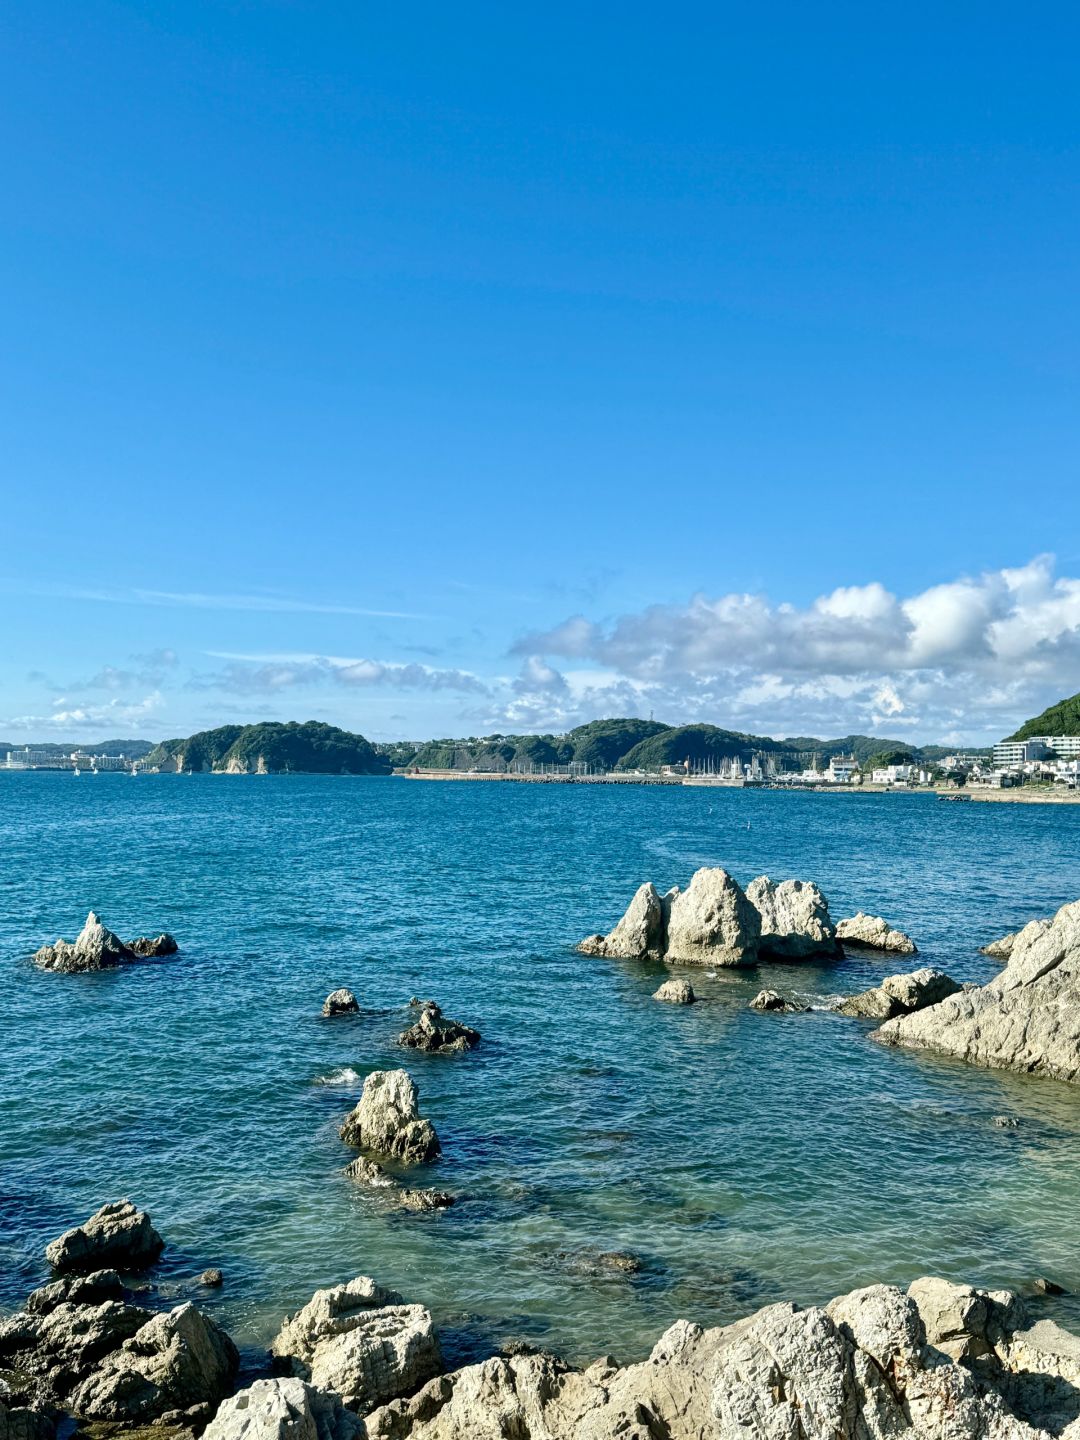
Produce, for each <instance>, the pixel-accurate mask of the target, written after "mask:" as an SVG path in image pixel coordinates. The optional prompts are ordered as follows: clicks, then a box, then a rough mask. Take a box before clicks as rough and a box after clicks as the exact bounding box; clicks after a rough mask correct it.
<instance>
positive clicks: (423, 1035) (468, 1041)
mask: <svg viewBox="0 0 1080 1440" xmlns="http://www.w3.org/2000/svg"><path fill="white" fill-rule="evenodd" d="M419 1009H420V1015H419V1018H418V1019H417V1021H416V1023H415V1024H413V1025H410V1026H409V1028H408V1029H407V1030H403V1031H402V1032H401V1034H400V1035H399V1036H398V1044H399V1045H404V1046H405V1047H406V1048H407V1049H410V1050H427V1051H429V1052H432V1053H443V1054H449V1053H452V1052H455V1051H461V1050H471V1049H473V1047H474V1046H476V1045H479V1043H480V1032H479V1030H473V1029H471V1028H470V1027H469V1026H468V1025H461V1024H459V1023H458V1021H456V1020H450V1019H448V1018H447V1017H446V1016H445V1015H444V1014H443V1013H442V1010H441V1009H440V1007H439V1006H438V1005H436V1003H435V1001H434V1000H425V1001H422V1002H421V1004H420V1006H419Z"/></svg>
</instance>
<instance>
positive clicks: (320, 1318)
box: [270, 1275, 442, 1410]
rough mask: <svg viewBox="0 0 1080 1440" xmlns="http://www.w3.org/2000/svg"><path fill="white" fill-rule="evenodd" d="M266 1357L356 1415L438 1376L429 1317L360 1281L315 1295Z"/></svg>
mask: <svg viewBox="0 0 1080 1440" xmlns="http://www.w3.org/2000/svg"><path fill="white" fill-rule="evenodd" d="M270 1350H271V1353H272V1354H273V1355H274V1356H275V1357H276V1359H277V1360H278V1361H279V1362H282V1363H283V1364H285V1365H286V1366H287V1367H288V1368H289V1369H290V1370H291V1371H292V1373H293V1374H294V1375H296V1376H298V1377H299V1378H300V1379H302V1380H307V1381H309V1382H310V1383H311V1384H312V1385H314V1386H316V1387H317V1388H318V1389H320V1390H332V1391H334V1392H335V1393H336V1394H338V1395H340V1396H341V1398H342V1399H343V1400H344V1402H345V1404H346V1405H348V1406H350V1407H351V1408H353V1409H357V1410H367V1409H370V1408H371V1407H372V1406H375V1405H380V1404H382V1403H384V1402H385V1401H387V1400H390V1399H393V1398H394V1397H396V1396H399V1395H408V1394H411V1393H412V1392H413V1391H414V1390H416V1389H418V1388H419V1386H421V1385H422V1384H424V1382H425V1381H427V1380H429V1379H430V1378H431V1377H432V1376H433V1375H437V1374H438V1373H439V1371H440V1370H441V1369H442V1356H441V1354H440V1351H439V1340H438V1336H437V1334H436V1332H435V1326H434V1324H433V1323H432V1319H431V1315H430V1314H429V1313H428V1311H427V1310H425V1309H424V1307H423V1306H422V1305H405V1304H402V1301H401V1296H400V1295H398V1294H396V1293H395V1292H394V1291H392V1290H386V1289H384V1288H383V1287H382V1286H381V1285H377V1284H376V1283H375V1281H374V1280H371V1279H369V1278H368V1277H367V1276H366V1275H361V1276H358V1277H357V1278H356V1279H355V1280H350V1281H349V1283H348V1284H347V1285H337V1286H335V1287H334V1288H333V1289H330V1290H317V1291H316V1292H315V1294H314V1295H313V1296H312V1298H311V1299H310V1300H309V1301H308V1303H307V1304H306V1305H305V1306H304V1308H303V1309H302V1310H299V1311H298V1312H297V1313H296V1314H295V1315H294V1316H292V1317H290V1318H286V1320H285V1323H284V1324H283V1325H282V1327H281V1330H280V1331H279V1333H278V1335H277V1337H276V1339H275V1340H274V1342H273V1344H272V1345H271V1346H270Z"/></svg>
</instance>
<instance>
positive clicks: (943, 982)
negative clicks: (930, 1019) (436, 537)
mask: <svg viewBox="0 0 1080 1440" xmlns="http://www.w3.org/2000/svg"><path fill="white" fill-rule="evenodd" d="M960 988H961V987H960V986H959V985H958V984H957V983H956V981H955V980H953V979H952V978H951V976H949V975H946V974H945V973H944V971H942V970H930V969H925V970H913V971H912V972H911V974H910V975H888V976H886V978H885V979H884V980H883V981H882V982H881V984H880V985H875V986H874V988H873V989H872V990H864V991H863V993H862V994H861V995H852V996H851V997H850V998H849V999H847V1000H845V1001H843V1003H842V1004H840V1005H838V1006H837V1009H838V1010H839V1012H840V1014H841V1015H855V1016H858V1017H861V1018H863V1019H867V1020H891V1019H892V1018H893V1016H894V1015H911V1014H913V1013H914V1012H915V1011H916V1010H925V1009H926V1007H927V1006H928V1005H937V1004H939V1003H940V1002H941V1001H942V1000H946V999H947V998H948V997H949V996H950V995H955V994H956V993H957V991H959V990H960Z"/></svg>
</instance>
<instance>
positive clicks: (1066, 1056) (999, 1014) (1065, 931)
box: [875, 901, 1080, 1080]
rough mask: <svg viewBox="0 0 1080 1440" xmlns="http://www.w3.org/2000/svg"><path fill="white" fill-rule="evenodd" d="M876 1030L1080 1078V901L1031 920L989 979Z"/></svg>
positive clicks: (889, 1039) (1004, 1065) (903, 1041)
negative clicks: (1045, 919) (1042, 923)
mask: <svg viewBox="0 0 1080 1440" xmlns="http://www.w3.org/2000/svg"><path fill="white" fill-rule="evenodd" d="M875 1035H876V1037H877V1038H878V1039H880V1040H882V1041H883V1042H885V1043H886V1044H889V1045H906V1046H911V1047H912V1048H915V1049H925V1050H936V1051H940V1052H941V1053H943V1054H948V1055H957V1056H959V1057H960V1058H961V1059H964V1060H969V1061H971V1062H972V1063H974V1064H978V1065H989V1066H993V1067H996V1068H1001V1069H1010V1070H1020V1071H1024V1072H1026V1073H1030V1074H1036V1075H1049V1076H1054V1077H1056V1078H1057V1079H1059V1080H1078V1079H1080V901H1074V902H1073V903H1072V904H1070V905H1063V906H1062V908H1061V909H1060V910H1059V911H1058V912H1057V914H1056V915H1055V917H1054V919H1053V921H1052V922H1051V923H1050V924H1049V925H1048V926H1046V927H1045V928H1041V929H1040V928H1039V927H1038V926H1037V925H1029V926H1026V927H1025V929H1024V930H1023V931H1021V932H1020V935H1019V936H1018V937H1017V940H1016V943H1015V944H1014V946H1013V950H1012V955H1011V957H1010V959H1009V963H1008V964H1007V965H1006V967H1005V968H1004V970H1002V972H1001V973H1000V974H999V975H996V976H995V977H994V979H993V980H991V981H990V983H989V984H988V985H983V986H981V987H978V988H975V989H972V990H966V989H965V990H961V991H960V992H959V993H957V994H955V995H952V996H950V997H949V998H948V999H947V1000H943V1001H941V1003H940V1004H938V1005H933V1006H931V1007H930V1008H929V1009H927V1010H920V1011H918V1012H917V1013H915V1014H913V1015H902V1016H899V1017H897V1018H896V1019H893V1020H888V1021H886V1022H885V1024H884V1025H882V1026H881V1028H880V1029H879V1030H877V1031H875Z"/></svg>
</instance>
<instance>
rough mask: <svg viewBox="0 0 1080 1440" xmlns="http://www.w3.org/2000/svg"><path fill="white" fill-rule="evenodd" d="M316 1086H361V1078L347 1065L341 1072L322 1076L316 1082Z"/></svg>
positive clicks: (337, 1071)
mask: <svg viewBox="0 0 1080 1440" xmlns="http://www.w3.org/2000/svg"><path fill="white" fill-rule="evenodd" d="M315 1084H316V1085H359V1084H360V1076H359V1074H358V1073H357V1072H356V1071H355V1070H354V1069H353V1068H352V1067H351V1066H350V1065H345V1066H343V1067H342V1068H341V1069H340V1070H335V1071H334V1073H333V1074H332V1075H320V1076H319V1077H318V1079H317V1080H316V1081H315Z"/></svg>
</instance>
